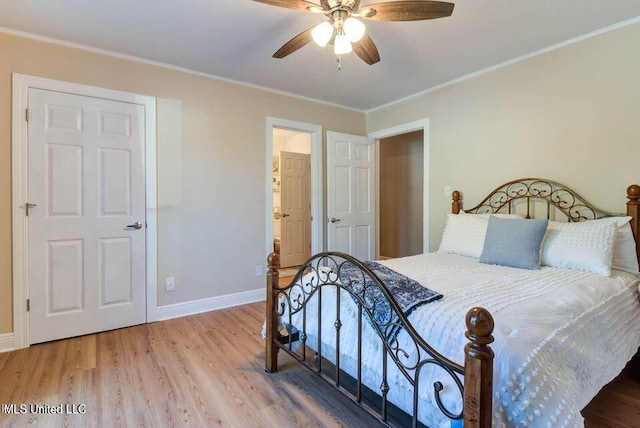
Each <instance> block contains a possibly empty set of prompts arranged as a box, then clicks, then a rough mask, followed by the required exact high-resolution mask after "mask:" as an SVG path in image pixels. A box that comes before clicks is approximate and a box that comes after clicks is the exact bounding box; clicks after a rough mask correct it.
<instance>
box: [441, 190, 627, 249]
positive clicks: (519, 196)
mask: <svg viewBox="0 0 640 428" xmlns="http://www.w3.org/2000/svg"><path fill="white" fill-rule="evenodd" d="M451 196H452V198H453V202H452V204H451V212H452V213H454V214H458V213H459V212H460V211H461V210H462V197H461V194H460V192H459V191H457V190H456V191H454V192H453V193H452V194H451ZM627 198H628V199H629V201H628V202H627V213H626V215H628V216H631V217H632V220H631V222H630V223H631V229H632V230H633V235H634V237H635V239H636V253H637V255H638V259H639V260H640V186H638V185H636V184H632V185H631V186H629V187H628V188H627ZM535 200H542V201H544V203H546V209H547V218H550V216H551V212H552V208H554V209H556V210H557V211H559V212H561V213H562V214H564V215H565V216H566V217H567V220H568V221H583V220H595V219H599V218H605V217H618V216H624V215H625V214H622V213H614V212H609V211H604V210H601V209H599V208H596V207H595V206H594V205H593V204H590V203H589V202H587V201H586V200H585V199H584V198H583V197H582V196H580V195H579V194H578V193H577V192H575V191H573V190H571V189H570V188H568V187H567V186H565V185H563V184H560V183H558V182H555V181H552V180H547V179H544V178H522V179H519V180H513V181H510V182H508V183H505V184H503V185H502V186H500V187H498V188H496V189H495V190H494V191H492V192H491V193H490V194H489V196H487V197H486V198H484V200H483V201H482V202H480V203H479V204H478V205H476V206H475V207H473V208H470V209H468V210H464V212H466V213H470V214H494V213H498V212H505V211H506V212H509V213H511V212H512V210H513V207H514V205H515V204H516V203H519V202H523V203H524V204H526V205H525V206H526V217H527V218H530V214H531V208H532V201H535Z"/></svg>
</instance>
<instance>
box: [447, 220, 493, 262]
mask: <svg viewBox="0 0 640 428" xmlns="http://www.w3.org/2000/svg"><path fill="white" fill-rule="evenodd" d="M488 219H489V217H488V216H480V215H459V214H448V216H447V225H446V226H445V227H444V232H443V233H442V240H441V241H440V248H439V249H438V252H440V253H450V254H458V255H461V256H467V257H474V258H476V259H479V258H480V254H482V247H483V245H484V237H485V235H486V233H487V224H488V222H489V220H488Z"/></svg>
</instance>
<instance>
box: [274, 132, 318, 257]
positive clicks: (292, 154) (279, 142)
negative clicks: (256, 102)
mask: <svg viewBox="0 0 640 428" xmlns="http://www.w3.org/2000/svg"><path fill="white" fill-rule="evenodd" d="M272 180H273V243H274V250H275V252H276V253H278V254H279V255H280V267H281V268H289V267H294V266H300V265H302V264H303V263H304V262H305V261H306V260H307V259H308V258H309V257H311V136H310V135H309V134H308V133H306V132H300V131H294V130H289V129H282V128H273V178H272Z"/></svg>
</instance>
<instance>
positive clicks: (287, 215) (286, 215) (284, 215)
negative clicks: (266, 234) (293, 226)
mask: <svg viewBox="0 0 640 428" xmlns="http://www.w3.org/2000/svg"><path fill="white" fill-rule="evenodd" d="M289 215H290V214H282V217H289Z"/></svg>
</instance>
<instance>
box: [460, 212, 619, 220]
mask: <svg viewBox="0 0 640 428" xmlns="http://www.w3.org/2000/svg"><path fill="white" fill-rule="evenodd" d="M460 215H475V216H480V217H484V218H486V219H487V220H488V219H489V216H496V217H498V218H524V216H523V215H521V214H502V213H497V214H493V213H484V214H469V213H466V212H464V211H460ZM629 218H631V217H629Z"/></svg>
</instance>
